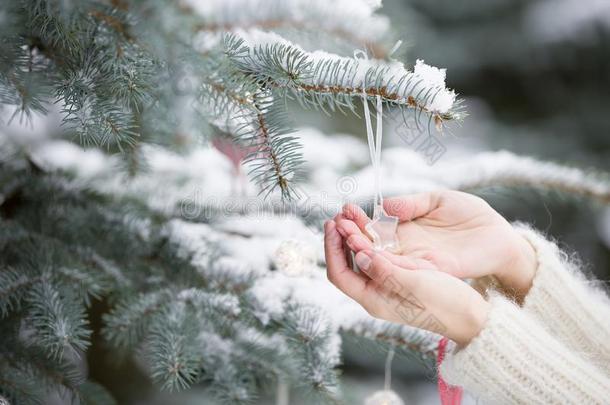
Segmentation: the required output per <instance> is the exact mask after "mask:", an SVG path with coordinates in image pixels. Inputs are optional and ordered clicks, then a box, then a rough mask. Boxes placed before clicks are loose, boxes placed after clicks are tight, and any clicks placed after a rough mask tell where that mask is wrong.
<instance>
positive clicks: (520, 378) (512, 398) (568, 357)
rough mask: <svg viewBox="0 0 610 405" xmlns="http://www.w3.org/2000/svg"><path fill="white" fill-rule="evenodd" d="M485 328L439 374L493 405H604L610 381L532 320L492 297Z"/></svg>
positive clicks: (445, 362)
mask: <svg viewBox="0 0 610 405" xmlns="http://www.w3.org/2000/svg"><path fill="white" fill-rule="evenodd" d="M490 302H491V304H492V309H491V311H490V313H489V317H488V319H487V322H486V325H485V327H484V328H483V330H482V331H481V333H480V334H479V336H477V337H476V338H475V339H473V340H472V342H470V344H469V345H468V346H466V347H465V348H464V349H462V350H459V351H456V352H453V353H450V354H449V355H448V356H447V358H446V359H445V361H443V363H442V364H441V367H440V373H441V375H442V376H443V378H444V379H445V380H446V381H447V382H448V383H449V384H453V385H459V386H462V387H464V388H465V389H466V390H468V391H469V392H471V393H472V394H473V395H475V396H477V397H480V399H482V400H484V401H485V402H486V403H490V404H605V403H607V400H608V392H609V391H608V390H609V389H610V379H609V378H608V377H607V376H605V375H604V374H603V373H602V372H601V371H599V370H598V369H597V368H595V367H594V366H592V365H591V364H589V363H588V362H587V361H585V360H583V359H582V358H580V357H578V356H577V355H576V354H574V353H573V352H572V351H571V350H568V349H567V347H566V346H565V345H563V344H562V343H561V342H559V341H558V340H557V339H555V338H554V337H553V336H551V335H550V334H549V333H548V332H547V331H546V330H545V329H544V328H543V327H542V326H541V325H539V324H538V323H537V322H536V321H535V320H534V318H532V317H531V316H528V315H526V314H525V313H524V311H523V310H522V309H521V308H519V307H518V306H517V305H516V304H514V303H513V302H511V301H509V300H507V299H506V298H504V297H503V296H501V295H499V294H498V293H495V292H492V293H490Z"/></svg>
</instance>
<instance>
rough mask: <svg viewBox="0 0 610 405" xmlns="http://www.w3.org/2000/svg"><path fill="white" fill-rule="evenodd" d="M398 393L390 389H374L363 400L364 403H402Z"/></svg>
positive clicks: (372, 404)
mask: <svg viewBox="0 0 610 405" xmlns="http://www.w3.org/2000/svg"><path fill="white" fill-rule="evenodd" d="M404 404H405V403H404V402H403V401H402V399H400V397H399V396H398V394H396V393H395V392H394V391H392V390H381V391H376V392H375V393H374V394H373V395H371V396H370V397H368V398H367V399H365V400H364V405H404Z"/></svg>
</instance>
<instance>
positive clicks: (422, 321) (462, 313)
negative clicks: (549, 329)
mask: <svg viewBox="0 0 610 405" xmlns="http://www.w3.org/2000/svg"><path fill="white" fill-rule="evenodd" d="M324 233H325V238H324V244H325V252H326V265H327V268H328V278H329V280H330V281H331V282H332V283H333V284H334V285H336V286H337V287H338V288H339V289H341V290H342V291H343V292H344V293H346V294H347V295H348V296H350V297H351V298H353V299H354V300H356V301H357V302H358V303H360V304H361V305H362V306H363V307H364V308H365V309H366V310H367V311H368V312H369V313H370V314H371V315H373V316H375V317H377V318H382V319H386V320H388V321H392V322H397V323H404V324H408V325H411V326H416V327H419V328H422V329H427V330H429V331H432V332H435V333H439V334H442V335H444V336H446V337H448V338H450V339H452V340H454V341H455V342H457V343H458V344H459V345H462V346H463V345H466V344H468V342H470V340H472V338H473V337H475V336H476V335H477V334H478V333H479V331H480V330H481V328H482V327H483V324H484V322H485V320H486V318H487V313H488V312H489V304H488V303H487V301H485V300H484V299H483V297H482V296H481V295H480V294H479V293H478V292H476V291H475V290H474V289H473V288H472V287H470V286H469V285H468V284H466V283H465V282H464V281H462V280H460V279H459V278H457V277H454V276H452V275H450V274H447V273H444V272H442V271H438V270H434V269H432V268H430V266H429V263H427V262H426V261H425V260H424V261H420V260H418V259H414V258H411V257H408V256H400V255H394V254H391V253H387V252H376V251H373V250H370V249H362V250H358V253H357V254H356V262H357V263H358V266H359V268H360V270H361V273H356V272H354V271H353V270H352V269H351V267H350V266H349V265H348V262H347V260H346V256H345V251H344V239H343V238H342V237H341V235H340V234H339V232H338V231H337V225H336V223H335V221H328V222H327V223H326V224H325V225H324ZM426 266H428V268H426Z"/></svg>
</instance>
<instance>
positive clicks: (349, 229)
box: [337, 219, 363, 238]
mask: <svg viewBox="0 0 610 405" xmlns="http://www.w3.org/2000/svg"><path fill="white" fill-rule="evenodd" d="M337 230H338V231H339V233H340V234H341V235H342V236H343V237H344V238H349V237H350V236H351V235H363V233H362V230H361V229H360V228H359V227H358V225H356V223H355V222H354V221H351V220H349V219H341V220H339V221H337Z"/></svg>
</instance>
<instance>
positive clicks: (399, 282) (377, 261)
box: [356, 250, 411, 293]
mask: <svg viewBox="0 0 610 405" xmlns="http://www.w3.org/2000/svg"><path fill="white" fill-rule="evenodd" d="M356 263H357V264H358V267H359V268H360V270H362V272H364V274H366V275H367V276H369V277H370V278H371V280H373V281H374V282H375V283H376V284H378V285H380V286H383V287H384V288H385V289H387V290H389V291H391V292H394V293H399V292H400V291H401V290H402V289H403V288H405V287H406V288H408V286H405V285H404V284H405V282H408V281H409V279H410V278H411V276H410V273H411V272H410V271H408V270H406V269H403V268H401V267H399V266H397V265H395V264H394V263H392V262H391V261H390V260H388V259H387V258H386V257H384V256H383V255H382V254H380V253H377V252H375V251H372V250H362V251H360V252H358V253H357V254H356Z"/></svg>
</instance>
